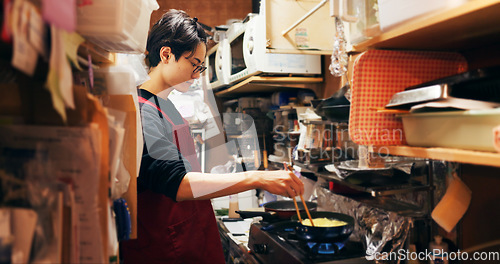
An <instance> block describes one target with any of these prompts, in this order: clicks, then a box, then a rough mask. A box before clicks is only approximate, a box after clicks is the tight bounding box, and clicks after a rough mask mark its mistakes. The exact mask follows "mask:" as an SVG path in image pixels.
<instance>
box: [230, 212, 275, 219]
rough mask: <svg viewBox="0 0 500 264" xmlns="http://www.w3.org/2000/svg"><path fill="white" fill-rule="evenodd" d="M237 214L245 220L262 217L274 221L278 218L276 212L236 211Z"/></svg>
mask: <svg viewBox="0 0 500 264" xmlns="http://www.w3.org/2000/svg"><path fill="white" fill-rule="evenodd" d="M236 213H238V214H239V215H240V216H241V218H243V219H245V218H252V217H257V216H260V217H262V219H264V220H273V219H276V218H277V217H278V214H277V213H276V212H256V211H236Z"/></svg>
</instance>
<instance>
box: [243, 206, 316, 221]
mask: <svg viewBox="0 0 500 264" xmlns="http://www.w3.org/2000/svg"><path fill="white" fill-rule="evenodd" d="M297 205H298V207H299V212H300V213H305V209H304V206H303V204H302V203H301V202H297ZM306 205H307V208H308V209H309V211H316V208H317V207H318V205H317V204H316V203H313V202H306ZM264 210H265V212H256V211H236V212H237V213H238V214H240V216H241V218H250V217H256V216H261V217H262V218H263V219H264V221H270V220H290V218H291V217H292V216H293V215H297V211H296V209H295V204H294V203H293V201H274V202H268V203H266V204H264Z"/></svg>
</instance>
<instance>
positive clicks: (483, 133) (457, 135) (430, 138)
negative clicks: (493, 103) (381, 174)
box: [401, 108, 500, 151]
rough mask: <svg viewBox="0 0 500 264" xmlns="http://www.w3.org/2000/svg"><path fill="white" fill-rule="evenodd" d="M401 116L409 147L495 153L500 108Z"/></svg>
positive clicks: (499, 123)
mask: <svg viewBox="0 0 500 264" xmlns="http://www.w3.org/2000/svg"><path fill="white" fill-rule="evenodd" d="M401 117H402V120H403V129H404V134H405V137H406V141H407V142H408V144H409V145H412V146H422V147H449V148H460V149H469V150H480V151H495V147H494V133H493V128H494V127H496V126H498V125H500V109H499V108H496V109H488V110H469V111H453V112H433V113H418V114H408V115H401Z"/></svg>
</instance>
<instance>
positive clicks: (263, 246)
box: [253, 244, 267, 254]
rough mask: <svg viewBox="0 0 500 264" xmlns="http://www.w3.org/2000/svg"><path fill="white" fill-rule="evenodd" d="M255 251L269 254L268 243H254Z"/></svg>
mask: <svg viewBox="0 0 500 264" xmlns="http://www.w3.org/2000/svg"><path fill="white" fill-rule="evenodd" d="M253 251H254V252H255V253H257V254H267V245H266V244H254V245H253Z"/></svg>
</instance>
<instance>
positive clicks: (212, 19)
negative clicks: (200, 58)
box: [151, 0, 252, 27]
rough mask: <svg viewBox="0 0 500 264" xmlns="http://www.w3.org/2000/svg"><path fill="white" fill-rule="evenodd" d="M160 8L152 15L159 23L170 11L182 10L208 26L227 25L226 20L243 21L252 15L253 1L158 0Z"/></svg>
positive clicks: (153, 19) (152, 20) (152, 18)
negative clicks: (249, 14) (248, 15)
mask: <svg viewBox="0 0 500 264" xmlns="http://www.w3.org/2000/svg"><path fill="white" fill-rule="evenodd" d="M158 4H159V5H160V8H159V9H158V10H156V11H154V12H153V14H152V15H151V22H152V23H154V22H155V21H157V20H158V19H159V18H160V17H161V15H162V14H163V13H164V12H165V11H167V10H168V9H171V8H174V9H181V10H184V11H186V12H187V13H188V14H189V15H190V16H192V17H197V18H198V20H199V21H200V22H201V23H203V24H205V25H207V26H211V27H214V26H218V25H224V24H226V20H228V19H232V18H236V19H243V18H245V17H246V15H247V14H248V13H252V0H209V1H207V0H182V1H178V0H158Z"/></svg>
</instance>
